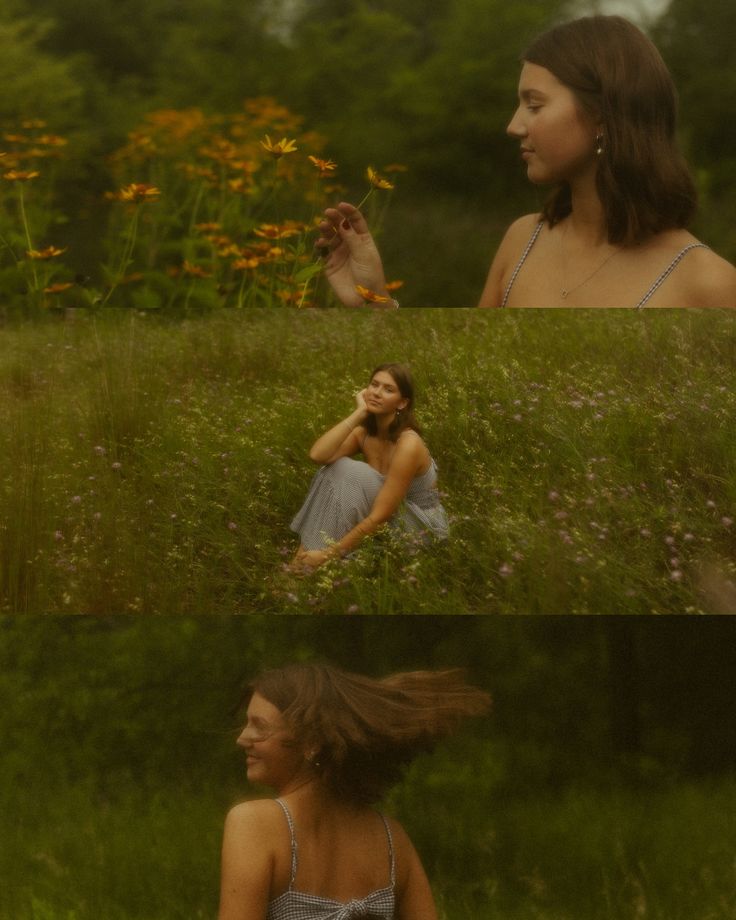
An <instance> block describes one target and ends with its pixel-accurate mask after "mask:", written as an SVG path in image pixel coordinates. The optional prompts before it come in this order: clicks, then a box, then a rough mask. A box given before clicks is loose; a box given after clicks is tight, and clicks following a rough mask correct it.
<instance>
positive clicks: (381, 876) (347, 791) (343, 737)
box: [219, 664, 490, 920]
mask: <svg viewBox="0 0 736 920" xmlns="http://www.w3.org/2000/svg"><path fill="white" fill-rule="evenodd" d="M489 706H490V697H489V695H488V694H487V693H486V692H484V691H483V690H479V689H477V688H475V687H471V686H469V685H468V684H466V683H465V680H464V678H463V675H462V673H461V672H460V671H436V672H435V671H415V672H408V673H400V674H393V675H391V676H389V677H385V678H382V679H374V678H370V677H363V676H360V675H357V674H350V673H348V672H346V671H342V670H340V669H339V668H336V667H333V666H331V665H323V664H295V665H290V666H288V667H285V668H280V669H275V670H272V671H266V672H265V673H264V674H262V675H261V676H260V677H259V678H257V679H256V680H255V681H254V682H253V683H252V684H251V686H250V688H249V701H248V710H247V717H246V723H245V727H244V729H243V731H242V733H241V735H240V737H239V738H238V744H239V745H240V746H241V747H242V748H244V750H245V752H246V755H247V771H248V779H249V780H250V781H251V782H254V783H258V784H261V785H265V786H269V787H271V788H273V789H275V790H276V793H277V796H278V797H277V798H276V800H273V799H258V800H255V801H247V802H242V803H241V804H239V805H236V806H235V807H234V808H232V809H231V811H230V812H229V814H228V816H227V820H226V822H225V831H224V838H223V847H222V884H221V897H220V913H219V920H353V918H355V920H357V918H373V920H436V917H437V913H436V910H435V906H434V900H433V898H432V892H431V890H430V886H429V882H428V881H427V877H426V875H425V873H424V869H423V868H422V864H421V862H420V859H419V857H418V855H417V853H416V851H415V849H414V847H413V846H412V843H411V841H410V840H409V837H408V836H407V834H406V832H405V831H404V830H403V828H402V827H401V825H400V824H399V823H398V822H397V821H395V820H394V819H393V818H387V817H386V816H385V815H383V814H382V813H380V812H377V811H375V810H374V808H373V805H374V804H375V803H376V802H377V801H378V800H379V799H380V798H381V796H382V795H383V793H384V792H385V791H386V790H387V789H388V788H389V787H390V786H391V785H392V784H393V783H395V782H396V781H397V780H398V779H399V778H400V776H401V772H402V769H403V767H404V766H406V765H407V764H408V763H409V762H410V761H411V760H412V759H413V758H414V757H416V756H417V754H419V753H420V752H422V751H427V750H431V749H432V747H433V746H434V745H435V744H436V742H438V741H439V740H440V739H442V738H444V737H445V736H447V735H449V734H451V733H452V731H453V730H454V729H455V728H456V726H457V725H458V723H459V722H461V721H462V719H463V718H465V717H467V716H474V715H482V714H484V713H486V712H487V711H488V709H489Z"/></svg>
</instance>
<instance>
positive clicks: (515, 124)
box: [506, 109, 526, 137]
mask: <svg viewBox="0 0 736 920" xmlns="http://www.w3.org/2000/svg"><path fill="white" fill-rule="evenodd" d="M506 133H507V134H508V135H510V136H511V137H526V126H525V125H524V124H523V121H522V118H521V110H520V109H517V110H516V111H515V112H514V116H513V118H512V119H511V121H510V122H509V123H508V125H507V126H506Z"/></svg>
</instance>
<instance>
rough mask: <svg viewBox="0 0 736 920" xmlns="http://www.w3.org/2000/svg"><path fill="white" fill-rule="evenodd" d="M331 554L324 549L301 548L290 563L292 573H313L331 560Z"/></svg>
mask: <svg viewBox="0 0 736 920" xmlns="http://www.w3.org/2000/svg"><path fill="white" fill-rule="evenodd" d="M330 558H331V556H330V554H329V553H328V552H327V551H326V550H323V549H300V550H299V552H297V554H296V556H294V558H293V559H292V560H291V562H290V563H289V565H288V570H289V571H290V572H291V573H292V575H311V574H312V572H314V571H316V569H318V568H319V567H320V566H321V565H324V564H325V563H326V562H328V561H329V560H330Z"/></svg>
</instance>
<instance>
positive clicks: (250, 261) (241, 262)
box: [232, 257, 261, 272]
mask: <svg viewBox="0 0 736 920" xmlns="http://www.w3.org/2000/svg"><path fill="white" fill-rule="evenodd" d="M260 264H261V260H260V259H258V258H255V257H253V258H243V259H236V260H235V261H234V262H233V265H232V267H233V270H234V271H236V272H242V271H246V270H247V269H252V268H258V266H259V265H260Z"/></svg>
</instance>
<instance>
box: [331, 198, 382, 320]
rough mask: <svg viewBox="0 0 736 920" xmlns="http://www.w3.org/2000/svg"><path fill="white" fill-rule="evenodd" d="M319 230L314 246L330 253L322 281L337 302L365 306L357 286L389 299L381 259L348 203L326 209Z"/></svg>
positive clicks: (374, 244)
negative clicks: (325, 282)
mask: <svg viewBox="0 0 736 920" xmlns="http://www.w3.org/2000/svg"><path fill="white" fill-rule="evenodd" d="M319 229H320V234H321V235H320V237H319V239H318V240H317V242H316V243H315V246H316V247H317V248H318V249H327V250H329V253H328V255H327V257H326V261H325V277H326V278H327V280H328V281H329V283H330V285H331V287H332V290H333V291H334V292H335V296H336V297H337V298H338V300H340V301H341V302H342V303H344V304H345V306H346V307H362V306H364V305H365V299H364V298H363V297H361V295H360V294H359V293H358V292H357V290H356V286H357V285H361V286H362V287H364V288H367V289H368V290H369V291H373V293H375V294H378V295H379V296H388V295H387V294H386V276H385V275H384V273H383V263H382V262H381V255H380V253H379V252H378V248H377V247H376V243H375V240H374V239H373V237H372V236H371V232H370V230H369V229H368V224H367V223H366V221H365V218H364V217H363V215H362V214H361V213H360V211H359V210H358V209H357V208H355V207H353V205H351V204H348V203H347V202H342V203H341V204H339V205H338V206H337V207H336V208H327V209H326V210H325V219H324V220H323V221H322V222H321V223H320V225H319ZM390 305H391V306H393V303H391V304H390ZM379 306H380V304H379Z"/></svg>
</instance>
